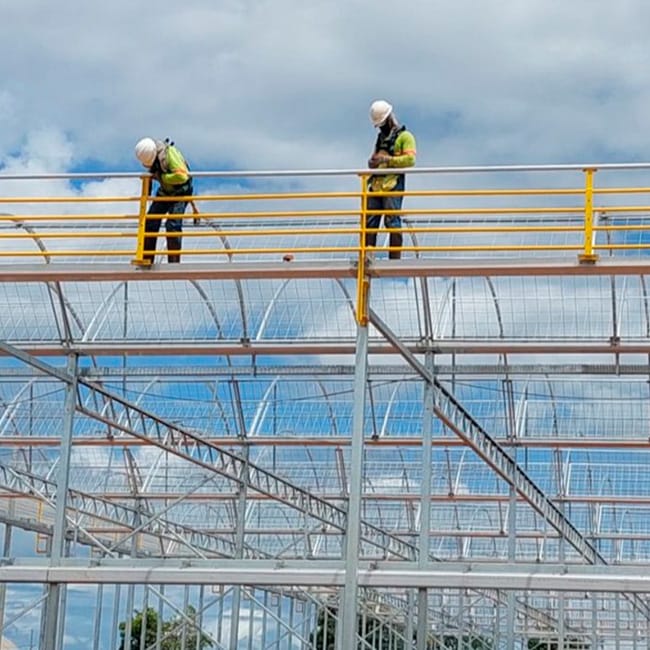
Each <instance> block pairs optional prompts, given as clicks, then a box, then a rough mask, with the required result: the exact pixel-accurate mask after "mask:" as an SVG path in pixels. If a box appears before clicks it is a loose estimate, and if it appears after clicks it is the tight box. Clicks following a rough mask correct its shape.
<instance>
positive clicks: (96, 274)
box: [0, 251, 650, 283]
mask: <svg viewBox="0 0 650 650" xmlns="http://www.w3.org/2000/svg"><path fill="white" fill-rule="evenodd" d="M128 255H129V251H125V256H128ZM346 255H347V256H348V259H339V260H333V259H328V258H323V259H322V260H314V261H300V260H297V261H294V262H292V263H291V264H287V263H286V262H283V261H282V260H277V261H275V260H273V261H259V262H243V261H234V262H229V261H225V260H224V261H221V262H219V263H217V264H215V263H214V261H213V260H210V261H209V262H184V263H183V264H179V265H178V266H168V265H164V264H161V265H158V266H156V267H155V268H149V269H139V268H136V267H133V266H131V264H130V262H128V261H126V262H123V263H122V264H120V263H119V262H111V263H87V264H68V263H61V264H58V263H54V264H2V265H0V268H1V271H0V279H1V280H2V281H3V282H14V283H17V282H113V281H129V282H147V281H154V282H158V281H161V280H235V279H237V280H243V279H288V278H295V279H301V280H302V279H306V278H354V277H356V274H357V271H356V259H354V260H350V259H349V255H350V254H346V253H341V256H342V257H345V256H346ZM425 255H426V252H425ZM368 273H369V274H370V275H371V276H372V277H378V278H382V277H383V278H386V277H400V278H404V277H407V278H409V277H411V278H413V277H455V278H458V277H486V276H491V277H494V276H538V277H544V276H579V275H589V276H593V275H608V276H611V275H645V274H648V273H650V262H648V260H647V258H645V257H642V256H640V257H638V258H635V259H630V258H618V259H616V258H601V259H599V260H598V262H597V263H595V264H581V263H580V262H579V261H578V258H577V251H576V254H575V255H572V254H571V253H568V254H567V255H566V256H564V257H555V258H552V257H541V256H540V257H539V258H537V259H535V258H530V257H529V258H527V259H522V258H520V257H516V258H511V259H508V258H499V259H494V257H487V256H485V255H480V254H477V255H476V257H474V258H472V259H469V260H468V259H465V260H454V259H445V258H444V257H442V258H441V256H440V255H438V256H436V257H433V255H432V256H431V257H430V258H427V257H418V258H411V257H408V258H404V259H401V260H399V261H397V260H391V261H383V260H374V261H373V262H372V264H371V265H369V268H368Z"/></svg>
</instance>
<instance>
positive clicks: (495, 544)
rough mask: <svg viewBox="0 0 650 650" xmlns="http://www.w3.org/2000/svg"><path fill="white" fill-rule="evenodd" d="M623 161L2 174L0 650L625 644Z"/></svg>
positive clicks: (627, 291) (641, 217)
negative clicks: (174, 207)
mask: <svg viewBox="0 0 650 650" xmlns="http://www.w3.org/2000/svg"><path fill="white" fill-rule="evenodd" d="M392 171H394V170H392ZM649 171H650V164H616V165H613V164H612V165H598V164H588V165H543V166H502V167H463V168H461V167H458V168H426V169H425V168H421V169H410V170H408V189H407V190H406V191H405V192H404V197H405V200H404V209H403V210H402V211H400V214H401V216H402V221H403V231H404V243H403V246H402V248H401V252H402V258H401V259H399V260H395V259H388V248H387V246H385V245H384V242H383V238H384V236H385V235H386V234H387V233H386V230H385V229H382V228H380V229H379V244H378V247H377V248H367V247H366V245H365V241H366V237H365V236H366V234H367V232H368V228H367V226H366V217H367V216H368V215H369V213H370V211H369V210H368V208H367V199H368V190H367V180H368V170H314V171H282V172H269V171H267V172H252V171H247V172H195V174H194V176H195V188H196V194H195V195H194V196H193V197H187V199H188V201H189V202H190V208H191V209H190V210H188V213H187V214H186V219H185V225H184V232H183V247H182V250H181V257H182V260H181V262H180V263H178V264H170V263H167V261H166V258H165V251H164V240H165V237H164V231H163V232H161V234H160V236H159V242H158V251H157V257H156V260H155V263H154V264H153V265H150V264H148V263H147V260H146V255H145V252H146V251H145V249H144V240H145V237H144V234H145V228H146V222H147V206H148V203H149V200H150V189H151V187H150V185H151V179H150V177H149V176H148V175H145V176H139V175H137V174H130V173H116V174H99V173H97V174H56V175H54V174H49V175H48V174H43V175H38V176H36V175H32V176H26V175H22V176H10V175H2V176H0V187H1V188H2V191H1V196H0V212H1V213H2V214H0V304H1V305H2V309H1V310H0V524H1V528H0V530H1V531H2V536H0V544H1V545H2V561H1V562H0V628H1V629H2V636H3V637H5V638H7V639H9V640H11V641H13V642H14V643H15V644H16V645H17V646H18V647H29V643H30V639H34V638H37V639H38V647H39V648H42V649H43V650H60V649H63V648H77V647H85V648H92V649H94V650H99V649H111V650H113V649H114V650H118V649H119V648H131V649H133V648H141V649H145V648H147V649H148V648H151V649H152V650H154V649H158V650H161V649H162V650H165V649H171V648H174V649H175V648H187V649H188V650H190V649H191V650H200V649H201V648H216V649H222V650H241V649H248V650H264V649H268V650H271V649H277V650H331V649H332V648H334V649H335V650H351V649H357V648H359V649H373V648H381V649H382V650H429V649H431V648H505V649H508V650H511V649H515V648H526V649H528V648H540V649H542V648H548V649H550V648H590V649H594V650H595V649H598V648H600V649H610V648H650V602H649V599H648V597H649V594H650V576H649V575H648V574H646V569H647V566H648V563H649V562H650V474H649V473H648V464H649V461H650V456H649V453H650V452H649V447H650V296H649V292H650V287H648V282H649V281H648V279H647V278H648V276H649V273H650V200H649V195H650V187H648V186H647V176H648V172H649ZM376 173H382V172H381V170H379V171H377V172H376ZM386 239H388V238H387V237H386Z"/></svg>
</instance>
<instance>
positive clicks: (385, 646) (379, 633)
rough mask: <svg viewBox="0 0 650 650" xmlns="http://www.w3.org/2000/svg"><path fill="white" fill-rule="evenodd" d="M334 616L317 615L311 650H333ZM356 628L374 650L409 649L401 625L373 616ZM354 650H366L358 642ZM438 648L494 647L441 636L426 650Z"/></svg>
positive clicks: (469, 649) (479, 639) (330, 613)
mask: <svg viewBox="0 0 650 650" xmlns="http://www.w3.org/2000/svg"><path fill="white" fill-rule="evenodd" d="M335 616H336V609H332V608H328V609H327V610H325V609H322V610H320V611H319V613H318V620H317V621H316V629H315V630H314V631H313V632H312V633H311V634H310V635H309V642H310V647H311V648H312V649H313V650H335V643H336V621H335V619H334V617H335ZM364 620H365V628H364ZM358 624H359V629H358V632H359V636H360V637H362V638H363V639H365V640H366V641H367V642H368V643H369V644H370V647H372V648H375V649H376V650H407V647H408V648H410V647H411V646H407V645H406V644H405V643H404V639H405V637H406V630H405V629H404V627H403V626H401V625H400V626H397V627H395V626H393V627H389V626H388V625H386V624H385V623H382V622H381V621H380V620H379V619H378V618H375V617H373V616H366V617H365V619H363V618H361V617H360V618H359V622H358ZM414 640H415V635H414ZM357 648H358V650H361V649H363V650H368V646H366V645H363V644H361V642H359V644H358V646H357ZM441 648H450V650H492V648H494V645H493V643H492V640H491V639H487V638H485V637H470V636H464V637H463V638H462V640H461V643H460V645H459V644H458V637H457V636H455V635H445V636H443V637H441V638H440V637H439V638H435V639H433V638H431V639H429V640H428V641H427V650H434V649H437V650H440V649H441Z"/></svg>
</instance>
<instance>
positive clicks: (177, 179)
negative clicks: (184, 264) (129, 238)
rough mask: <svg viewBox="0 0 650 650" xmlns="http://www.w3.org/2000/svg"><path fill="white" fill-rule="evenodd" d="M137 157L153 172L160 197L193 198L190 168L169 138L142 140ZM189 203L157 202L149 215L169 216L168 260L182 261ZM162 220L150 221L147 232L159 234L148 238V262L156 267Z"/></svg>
mask: <svg viewBox="0 0 650 650" xmlns="http://www.w3.org/2000/svg"><path fill="white" fill-rule="evenodd" d="M135 156H136V158H137V159H138V160H139V161H140V162H141V163H142V164H143V165H144V166H145V167H146V168H147V169H148V170H149V171H150V172H151V174H152V175H153V177H154V179H155V180H157V181H158V184H159V185H158V190H157V192H156V196H160V197H168V196H184V197H189V196H191V195H192V192H193V188H192V177H191V176H190V173H189V166H188V164H187V163H186V162H185V158H184V157H183V154H182V153H181V152H180V150H179V149H177V148H176V147H175V146H174V143H173V142H170V141H169V139H166V140H165V141H161V140H154V139H153V138H142V140H140V141H139V142H138V143H137V144H136V145H135ZM187 203H188V200H187V199H184V200H179V201H153V202H152V203H151V206H150V208H149V211H148V213H147V214H153V215H163V214H168V215H169V216H168V217H167V220H166V222H165V230H166V231H167V261H168V262H170V263H177V262H180V261H181V255H180V252H178V251H180V250H181V234H180V233H182V232H183V216H182V215H183V214H184V213H185V209H186V208H187ZM161 222H162V217H159V218H157V219H149V218H148V219H147V220H146V222H145V227H144V229H145V232H147V233H155V234H152V235H151V236H147V237H145V238H144V260H145V261H148V262H149V263H150V264H153V261H154V258H155V255H156V243H157V241H158V231H159V230H160V224H161Z"/></svg>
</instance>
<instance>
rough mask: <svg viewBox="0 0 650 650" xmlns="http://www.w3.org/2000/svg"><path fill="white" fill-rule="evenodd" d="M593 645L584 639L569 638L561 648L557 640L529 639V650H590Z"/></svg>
mask: <svg viewBox="0 0 650 650" xmlns="http://www.w3.org/2000/svg"><path fill="white" fill-rule="evenodd" d="M589 648H591V644H590V643H589V642H587V641H585V640H583V639H578V638H567V639H564V643H563V644H562V646H560V642H559V641H558V640H557V639H528V650H569V649H571V650H589Z"/></svg>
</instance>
